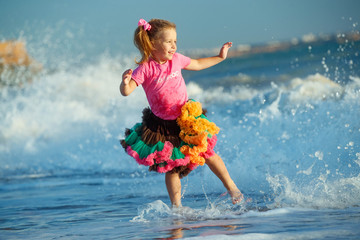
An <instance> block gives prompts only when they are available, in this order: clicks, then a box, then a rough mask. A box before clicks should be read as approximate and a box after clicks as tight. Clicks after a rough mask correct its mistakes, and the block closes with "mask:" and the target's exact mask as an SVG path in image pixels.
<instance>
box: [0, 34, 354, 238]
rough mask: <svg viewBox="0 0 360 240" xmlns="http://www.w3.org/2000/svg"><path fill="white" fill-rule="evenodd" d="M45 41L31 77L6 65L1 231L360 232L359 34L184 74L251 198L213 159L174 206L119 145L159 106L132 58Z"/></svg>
mask: <svg viewBox="0 0 360 240" xmlns="http://www.w3.org/2000/svg"><path fill="white" fill-rule="evenodd" d="M357 33H358V32H357ZM50 37H51V34H50ZM46 39H47V38H43V40H42V41H43V42H42V43H43V44H41V42H40V43H39V42H38V41H33V40H32V38H31V37H30V36H26V34H25V36H22V40H25V41H27V46H28V48H29V52H30V53H31V54H32V56H33V57H34V58H35V59H37V60H38V61H39V62H41V63H42V64H43V70H42V71H41V72H40V73H37V74H36V75H34V76H32V78H31V81H29V78H28V77H27V76H28V75H27V74H25V72H26V70H23V72H21V71H20V72H19V73H18V75H16V76H15V77H14V75H9V74H8V73H9V72H6V71H5V72H3V73H2V76H1V77H2V79H5V80H6V81H7V82H8V83H9V84H8V85H6V84H5V85H3V86H2V87H1V89H0V99H1V105H0V116H1V122H0V213H1V214H0V238H1V239H162V238H169V239H171V238H190V239H202V238H205V239H358V238H359V237H360V228H359V226H360V121H359V119H360V111H359V110H360V69H359V63H360V58H359V54H360V42H359V41H355V40H354V39H347V38H346V35H342V34H340V35H338V36H335V38H330V39H325V40H324V39H317V40H316V39H315V40H314V41H312V42H297V43H294V44H292V45H291V46H290V47H288V48H286V49H278V50H276V51H272V52H263V53H258V54H248V55H237V56H233V57H231V58H228V59H227V60H226V61H225V62H223V63H221V64H219V65H217V66H214V67H212V68H210V69H207V70H203V71H200V72H187V71H184V72H183V75H184V78H185V79H186V83H187V88H188V92H189V96H190V97H191V98H194V99H196V100H198V101H201V102H202V103H203V106H204V107H206V108H207V110H208V117H209V118H210V119H211V120H212V121H214V122H216V123H217V125H218V126H219V127H220V128H221V131H220V133H219V135H218V143H217V146H216V149H215V150H216V152H217V153H218V154H219V155H220V156H222V158H223V159H224V162H225V164H226V166H227V168H228V170H229V172H230V175H231V176H232V178H233V179H234V181H235V182H236V184H237V185H238V187H239V188H240V189H241V191H242V192H243V193H244V196H245V200H244V201H243V202H242V203H240V204H238V205H232V204H231V200H230V198H229V195H228V194H226V191H225V189H224V187H223V186H222V184H221V182H220V181H219V180H218V179H217V178H216V177H215V176H214V174H212V173H211V171H210V170H209V169H208V167H207V166H203V167H198V168H197V169H196V170H194V171H193V172H192V173H191V174H190V175H189V176H188V177H186V178H184V179H183V180H182V189H183V193H182V197H183V199H182V201H183V205H184V206H185V207H184V208H181V209H175V210H174V209H172V208H171V207H170V201H169V199H168V195H167V192H166V187H165V184H164V176H163V175H161V174H157V173H154V172H148V171H147V168H146V167H143V166H139V165H138V164H137V163H136V162H135V161H134V160H133V159H131V158H130V157H129V156H127V155H126V154H125V152H124V150H123V149H122V147H121V146H120V144H119V139H121V138H123V137H124V129H125V128H126V127H131V126H132V125H133V124H135V123H136V122H138V121H140V118H141V111H142V109H143V108H144V107H146V106H147V101H146V97H145V95H144V93H143V90H142V89H141V88H138V89H136V90H135V91H134V92H133V94H132V95H130V96H129V97H122V96H121V95H120V93H119V83H120V81H121V75H122V72H123V71H124V70H125V69H127V68H130V67H132V68H133V67H134V66H135V65H134V61H133V59H134V56H133V55H131V54H122V53H121V52H120V53H116V54H114V53H111V54H109V53H108V52H107V53H102V54H100V55H95V56H94V57H93V58H92V59H91V61H89V60H88V59H87V58H84V57H83V56H82V55H81V54H79V55H77V57H74V56H73V55H71V54H73V53H70V52H67V51H65V52H62V53H59V52H56V54H55V55H51V54H47V53H51V49H52V47H51V44H50V43H49V42H44V41H47V40H46ZM53 44H57V43H56V42H55V43H53ZM69 44H70V43H69ZM65 45H66V44H65ZM205 52H206V51H204V53H205ZM184 53H186V54H189V55H191V54H192V52H191V51H188V52H184ZM55 56H56V57H55ZM69 56H71V57H69ZM85 59H86V60H85ZM7 74H8V75H7ZM14 78H15V82H16V84H11V82H12V81H14Z"/></svg>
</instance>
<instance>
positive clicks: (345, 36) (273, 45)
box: [184, 32, 360, 58]
mask: <svg viewBox="0 0 360 240" xmlns="http://www.w3.org/2000/svg"><path fill="white" fill-rule="evenodd" d="M331 41H335V42H337V43H338V44H347V43H349V42H359V41H360V33H359V32H356V33H354V32H352V33H339V34H332V35H319V36H316V35H314V34H308V35H305V36H303V37H302V38H301V39H298V38H293V39H291V40H288V41H275V42H268V43H263V44H254V45H251V44H239V45H237V46H234V47H233V48H232V49H230V50H229V53H228V58H234V57H241V56H249V55H255V54H262V53H272V52H277V51H285V50H288V49H290V48H292V47H297V46H304V45H309V46H311V44H318V43H324V42H331ZM218 51H219V49H218V48H216V49H208V50H204V49H190V50H185V51H184V52H185V54H187V55H188V56H189V57H192V58H201V57H208V56H211V55H216V54H218Z"/></svg>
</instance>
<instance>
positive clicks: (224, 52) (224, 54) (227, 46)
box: [219, 42, 232, 59]
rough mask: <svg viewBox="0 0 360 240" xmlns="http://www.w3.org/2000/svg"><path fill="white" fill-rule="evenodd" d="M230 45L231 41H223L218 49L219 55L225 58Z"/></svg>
mask: <svg viewBox="0 0 360 240" xmlns="http://www.w3.org/2000/svg"><path fill="white" fill-rule="evenodd" d="M231 47H232V42H227V43H225V44H224V45H223V46H222V48H221V49H220V53H219V57H221V58H222V59H226V57H227V54H228V51H229V49H230V48H231Z"/></svg>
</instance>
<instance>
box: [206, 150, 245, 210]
mask: <svg viewBox="0 0 360 240" xmlns="http://www.w3.org/2000/svg"><path fill="white" fill-rule="evenodd" d="M205 163H206V164H207V165H208V166H209V168H210V169H211V171H212V172H213V173H214V174H215V175H216V176H217V177H218V178H219V179H220V180H221V182H222V183H223V184H224V186H225V188H226V189H227V190H228V192H229V194H230V195H231V197H232V202H233V204H235V203H238V202H241V201H242V200H243V199H244V196H243V195H242V193H241V192H240V190H239V189H238V188H237V186H236V185H235V183H234V181H233V180H232V179H231V177H230V174H229V172H228V171H227V169H226V166H225V164H224V162H223V160H222V159H221V157H220V156H219V155H217V154H215V155H213V156H212V157H210V158H208V159H206V161H205Z"/></svg>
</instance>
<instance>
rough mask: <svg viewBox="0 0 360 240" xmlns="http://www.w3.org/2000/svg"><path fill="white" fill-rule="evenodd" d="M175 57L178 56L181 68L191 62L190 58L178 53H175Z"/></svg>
mask: <svg viewBox="0 0 360 240" xmlns="http://www.w3.org/2000/svg"><path fill="white" fill-rule="evenodd" d="M176 57H177V58H178V61H179V64H180V66H181V69H183V68H186V67H187V66H188V65H189V64H190V62H191V58H189V57H187V56H184V55H182V54H180V53H176Z"/></svg>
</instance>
